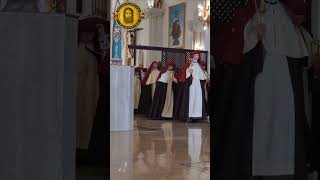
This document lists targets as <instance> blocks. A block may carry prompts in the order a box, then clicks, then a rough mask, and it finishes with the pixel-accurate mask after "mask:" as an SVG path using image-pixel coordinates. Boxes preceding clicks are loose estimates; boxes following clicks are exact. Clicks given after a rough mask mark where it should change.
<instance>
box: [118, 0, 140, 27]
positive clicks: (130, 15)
mask: <svg viewBox="0 0 320 180" xmlns="http://www.w3.org/2000/svg"><path fill="white" fill-rule="evenodd" d="M113 18H114V20H115V21H116V22H117V23H118V24H119V25H120V26H121V27H122V28H124V29H134V28H136V27H138V26H139V24H140V23H141V21H142V19H143V18H144V12H142V10H141V8H140V7H139V6H138V5H136V4H134V3H129V2H128V3H123V4H121V5H120V6H119V7H118V9H117V10H116V12H114V13H113Z"/></svg>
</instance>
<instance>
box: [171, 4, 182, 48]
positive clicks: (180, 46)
mask: <svg viewBox="0 0 320 180" xmlns="http://www.w3.org/2000/svg"><path fill="white" fill-rule="evenodd" d="M178 5H182V6H183V9H184V16H183V31H182V32H183V43H182V45H181V46H177V47H174V48H184V47H185V44H186V38H185V37H186V3H185V2H182V3H179V4H175V5H172V6H170V7H168V47H169V48H173V47H170V8H172V7H174V6H178Z"/></svg>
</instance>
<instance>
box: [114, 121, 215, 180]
mask: <svg viewBox="0 0 320 180" xmlns="http://www.w3.org/2000/svg"><path fill="white" fill-rule="evenodd" d="M110 175H111V180H209V179H210V130H209V124H208V123H207V122H200V123H188V124H186V123H184V122H176V121H163V120H161V121H160V120H159V121H153V120H148V119H145V118H143V117H141V116H136V117H135V128H134V130H133V131H129V132H127V131H122V132H111V134H110Z"/></svg>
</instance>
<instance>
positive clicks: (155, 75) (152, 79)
mask: <svg viewBox="0 0 320 180" xmlns="http://www.w3.org/2000/svg"><path fill="white" fill-rule="evenodd" d="M159 74H160V71H159V70H158V69H156V70H152V71H151V73H150V74H149V77H148V79H147V82H146V85H150V84H151V85H152V99H153V95H154V91H155V90H156V82H157V79H158V77H159Z"/></svg>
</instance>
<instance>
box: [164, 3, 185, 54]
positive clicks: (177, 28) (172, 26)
mask: <svg viewBox="0 0 320 180" xmlns="http://www.w3.org/2000/svg"><path fill="white" fill-rule="evenodd" d="M185 15H186V4H185V3H181V4H177V5H174V6H171V7H169V32H168V36H169V40H168V42H169V47H170V48H184V44H185Z"/></svg>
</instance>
